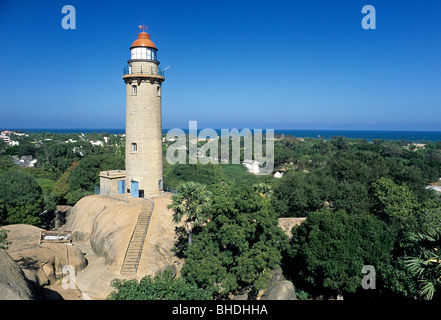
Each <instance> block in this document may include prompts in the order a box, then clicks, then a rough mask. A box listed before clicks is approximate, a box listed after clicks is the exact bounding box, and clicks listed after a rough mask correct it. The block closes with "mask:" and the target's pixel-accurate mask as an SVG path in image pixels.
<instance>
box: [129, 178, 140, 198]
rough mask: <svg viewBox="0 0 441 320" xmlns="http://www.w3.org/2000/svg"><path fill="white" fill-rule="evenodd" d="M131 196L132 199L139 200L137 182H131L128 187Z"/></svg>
mask: <svg viewBox="0 0 441 320" xmlns="http://www.w3.org/2000/svg"><path fill="white" fill-rule="evenodd" d="M130 187H131V188H130V191H131V196H132V198H139V185H138V182H136V181H132V182H131V186H130Z"/></svg>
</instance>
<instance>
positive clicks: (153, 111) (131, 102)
mask: <svg viewBox="0 0 441 320" xmlns="http://www.w3.org/2000/svg"><path fill="white" fill-rule="evenodd" d="M122 78H123V80H124V83H125V85H126V150H125V160H126V170H125V180H124V183H123V182H120V184H119V187H118V188H119V193H123V192H127V193H129V194H130V196H131V197H133V198H139V197H144V196H145V195H148V194H152V193H157V192H159V191H161V190H162V188H163V181H162V110H161V108H162V106H161V85H162V82H163V81H164V80H165V78H164V72H163V70H161V68H159V61H158V49H157V47H156V46H155V44H154V43H153V42H152V40H150V35H149V34H148V33H147V32H145V30H144V28H143V30H142V31H141V32H140V33H139V34H138V38H137V39H136V40H135V41H134V42H133V43H132V45H131V46H130V60H128V65H127V67H125V68H124V75H123V77H122Z"/></svg>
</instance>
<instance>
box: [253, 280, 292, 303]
mask: <svg viewBox="0 0 441 320" xmlns="http://www.w3.org/2000/svg"><path fill="white" fill-rule="evenodd" d="M260 300H297V297H296V291H295V289H294V285H293V284H292V282H291V281H288V280H282V281H280V282H277V283H276V284H274V285H272V286H270V287H269V288H268V289H267V290H266V291H265V293H264V294H263V295H262V297H261V299H260Z"/></svg>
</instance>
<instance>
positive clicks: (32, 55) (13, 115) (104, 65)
mask: <svg viewBox="0 0 441 320" xmlns="http://www.w3.org/2000/svg"><path fill="white" fill-rule="evenodd" d="M368 4H370V5H374V6H375V8H376V15H377V16H376V18H377V21H376V27H377V29H376V30H364V29H362V27H361V20H362V18H363V16H364V15H363V14H362V13H361V8H362V7H363V6H364V5H368ZM64 5H73V6H75V8H76V24H77V29H76V30H64V29H63V28H62V27H61V20H62V18H63V16H64V14H62V13H61V9H62V7H63V6H64ZM139 24H146V25H148V26H149V29H148V32H149V33H150V35H151V39H152V40H153V42H154V43H155V44H156V46H157V47H158V49H159V51H158V60H159V61H160V62H161V67H163V68H165V67H167V66H171V67H170V69H168V70H167V71H166V81H165V82H164V83H163V128H174V127H179V128H188V121H189V120H197V121H198V127H199V128H208V127H210V128H234V127H237V128H245V127H248V128H251V129H255V128H262V129H271V128H274V129H360V130H365V129H373V130H377V129H378V130H385V129H386V130H441V36H440V35H441V1H439V0H432V1H416V0H414V1H395V0H387V1H385V0H382V1H377V0H333V1H329V0H321V1H318V0H304V1H294V0H291V1H279V0H273V1H257V0H253V1H251V0H249V1H244V0H234V1H232V0H221V1H220V0H210V1H208V0H199V1H196V0H194V1H193V0H166V1H164V0H156V1H147V0H142V1H138V0H132V1H90V0H87V1H86V0H81V1H80V0H44V1H35V0H32V1H31V0H23V1H21V0H0V75H1V76H0V128H98V129H100V128H124V125H125V84H124V82H123V80H122V79H121V76H122V71H123V67H124V66H125V65H126V64H127V60H128V59H129V57H130V51H129V47H130V45H131V43H132V42H133V41H134V40H135V39H136V37H137V33H138V25H139Z"/></svg>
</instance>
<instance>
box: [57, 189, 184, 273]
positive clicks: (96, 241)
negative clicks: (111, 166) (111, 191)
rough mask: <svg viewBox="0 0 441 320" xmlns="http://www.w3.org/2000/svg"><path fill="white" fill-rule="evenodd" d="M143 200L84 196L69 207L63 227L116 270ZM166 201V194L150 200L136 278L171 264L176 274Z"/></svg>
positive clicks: (177, 262) (178, 264)
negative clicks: (149, 212) (150, 206)
mask: <svg viewBox="0 0 441 320" xmlns="http://www.w3.org/2000/svg"><path fill="white" fill-rule="evenodd" d="M144 203H145V200H140V199H131V200H130V202H128V203H127V202H123V201H118V200H116V199H111V198H107V197H102V196H99V195H94V196H88V197H84V198H82V199H81V200H80V201H78V203H77V204H76V205H75V206H74V207H73V208H72V209H71V210H70V213H69V216H68V218H67V222H66V225H65V230H69V231H72V237H73V239H74V242H81V243H85V244H88V245H90V246H91V248H92V249H93V251H94V252H95V253H96V254H97V255H98V256H100V257H102V258H103V260H104V263H105V264H106V265H107V267H108V269H109V270H110V271H111V272H114V273H116V274H118V273H119V272H120V270H121V266H122V263H123V261H124V257H125V254H126V251H127V247H128V245H129V242H130V239H131V236H132V233H133V230H134V228H135V225H136V222H137V220H138V216H139V214H140V212H141V209H142V207H143V204H144ZM168 204H170V199H167V198H155V200H154V211H153V214H152V217H151V219H150V225H149V229H148V232H147V236H146V238H145V242H144V247H143V251H142V255H141V259H140V263H139V266H138V272H137V274H136V277H137V278H140V277H143V276H145V275H154V274H155V273H156V272H158V271H162V270H164V269H167V268H171V267H172V266H175V270H176V272H177V273H178V274H179V271H180V268H181V266H182V262H181V261H180V260H179V259H178V258H177V257H176V255H175V253H174V252H173V247H174V243H175V241H176V234H175V227H176V225H175V224H174V223H173V221H172V215H173V212H172V211H171V210H169V209H167V205H168Z"/></svg>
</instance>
